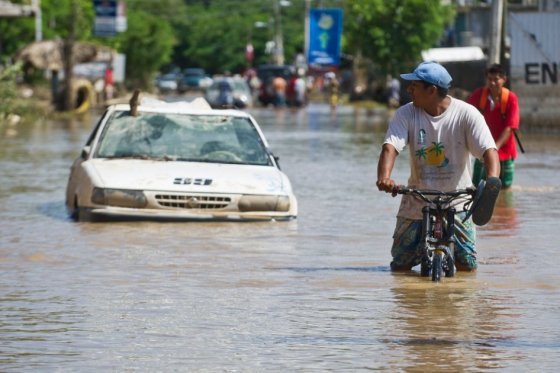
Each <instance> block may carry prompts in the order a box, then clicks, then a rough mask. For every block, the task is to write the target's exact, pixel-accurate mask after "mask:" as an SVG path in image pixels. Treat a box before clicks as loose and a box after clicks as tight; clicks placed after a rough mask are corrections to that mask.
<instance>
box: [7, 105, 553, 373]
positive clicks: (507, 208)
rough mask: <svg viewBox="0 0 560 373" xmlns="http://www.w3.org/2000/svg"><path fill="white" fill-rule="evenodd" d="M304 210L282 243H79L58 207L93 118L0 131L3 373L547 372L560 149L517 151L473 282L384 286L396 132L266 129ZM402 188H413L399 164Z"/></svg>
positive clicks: (130, 231)
mask: <svg viewBox="0 0 560 373" xmlns="http://www.w3.org/2000/svg"><path fill="white" fill-rule="evenodd" d="M254 115H255V117H256V118H257V120H258V121H259V123H261V125H262V128H263V131H264V132H265V135H266V137H267V139H268V141H269V143H270V146H271V148H272V150H273V151H274V152H275V154H276V155H278V156H279V157H280V163H281V165H282V168H283V170H284V171H285V172H286V173H287V174H288V175H289V177H290V179H291V181H292V183H293V186H294V189H295V192H296V195H297V197H298V200H299V210H300V215H299V217H298V219H297V220H295V221H290V222H275V223H268V222H267V223H263V222H259V223H224V222H201V223H193V222H189V223H179V222H168V223H157V222H149V221H142V222H127V221H121V222H100V223H95V224H91V223H74V222H72V221H71V220H70V219H68V217H67V214H66V211H65V209H64V201H63V199H64V189H65V186H66V178H67V177H68V172H69V167H70V164H71V162H72V159H73V158H74V157H75V156H77V155H78V153H79V151H80V148H81V147H82V146H83V143H84V141H85V140H86V138H87V136H88V134H89V131H90V130H91V127H92V125H93V123H94V120H95V119H96V118H95V117H92V118H90V120H89V121H85V122H38V123H33V124H30V125H21V126H20V127H15V128H11V127H10V128H7V127H5V126H4V127H2V126H0V172H1V175H2V182H1V183H0V217H1V218H2V224H1V225H0V320H1V321H0V343H1V346H2V348H0V370H2V371H35V370H40V371H53V370H54V371H56V370H62V371H108V370H110V371H113V370H114V371H123V370H131V371H134V370H144V371H162V370H164V371H212V372H214V371H248V372H260V371H265V370H266V371H278V372H280V371H281V372H284V371H345V370H346V371H368V370H383V371H422V372H424V371H488V370H504V371H553V370H554V369H555V368H556V367H557V366H558V365H560V357H559V355H558V351H559V348H560V343H559V342H558V341H560V326H559V325H560V316H559V315H560V309H559V308H560V291H559V284H560V271H558V265H557V264H556V263H555V261H554V258H555V257H556V254H557V252H558V247H557V243H556V242H557V240H556V239H555V235H554V232H556V231H557V222H558V221H559V220H560V210H558V208H557V206H560V194H559V193H558V191H560V176H559V175H560V173H559V172H558V171H559V169H560V147H559V146H558V143H559V142H560V141H559V139H558V138H554V137H550V136H549V137H547V138H540V137H535V138H533V137H531V136H530V135H527V134H524V138H523V141H524V145H525V148H526V150H527V153H525V154H522V155H520V157H519V159H518V160H517V162H516V178H515V181H514V186H513V188H512V189H511V190H509V191H505V192H503V193H501V194H500V197H499V199H498V203H497V206H496V209H495V215H494V217H493V219H492V221H491V222H490V223H489V224H487V225H486V226H484V227H480V228H479V230H478V244H477V250H478V253H479V258H480V259H479V262H480V266H479V270H478V272H477V273H474V274H466V273H459V274H457V276H456V277H454V278H445V279H444V281H443V282H442V283H439V284H434V283H432V282H431V281H430V280H429V279H428V278H423V277H420V276H419V274H418V272H414V271H412V272H409V273H398V274H393V273H391V272H390V271H389V267H388V264H389V261H390V245H391V237H390V236H391V233H392V230H393V228H394V224H395V218H394V215H395V213H396V210H397V207H398V202H399V200H398V198H391V197H390V196H389V195H387V194H384V193H380V192H378V191H377V190H376V189H375V186H374V182H375V173H376V164H377V157H378V155H379V151H380V146H381V142H382V138H383V135H384V132H385V128H386V121H387V118H386V117H384V116H383V115H382V114H381V113H378V112H372V113H368V114H367V115H366V113H365V112H355V111H352V110H350V109H348V108H344V107H339V108H337V110H336V112H334V113H333V112H331V110H330V109H329V108H328V107H327V106H323V105H312V106H310V107H308V108H306V109H304V110H293V111H292V110H255V111H254ZM403 157H404V159H401V160H399V162H397V165H396V169H395V172H394V174H395V178H396V179H397V180H398V181H399V182H402V183H404V182H405V181H406V177H407V175H408V164H407V161H406V154H403Z"/></svg>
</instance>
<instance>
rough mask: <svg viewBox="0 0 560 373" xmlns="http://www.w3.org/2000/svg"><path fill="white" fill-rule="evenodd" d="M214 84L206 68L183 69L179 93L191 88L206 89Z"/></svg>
mask: <svg viewBox="0 0 560 373" xmlns="http://www.w3.org/2000/svg"><path fill="white" fill-rule="evenodd" d="M210 84H212V78H210V77H209V76H208V75H207V74H206V72H205V71H204V69H201V68H188V69H185V70H183V74H182V77H181V80H180V81H179V89H178V90H179V93H184V92H186V91H188V90H191V89H206V88H208V87H209V86H210Z"/></svg>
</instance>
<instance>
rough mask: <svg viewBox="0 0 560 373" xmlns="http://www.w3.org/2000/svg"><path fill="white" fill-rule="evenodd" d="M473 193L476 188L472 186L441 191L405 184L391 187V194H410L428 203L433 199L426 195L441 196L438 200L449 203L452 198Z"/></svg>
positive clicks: (472, 194)
mask: <svg viewBox="0 0 560 373" xmlns="http://www.w3.org/2000/svg"><path fill="white" fill-rule="evenodd" d="M475 193H476V188H474V187H469V188H467V189H458V190H453V191H449V192H442V191H440V190H435V189H415V188H409V187H407V186H405V185H396V186H395V187H394V188H393V192H392V195H393V196H396V195H397V194H412V195H414V196H416V197H418V198H420V199H421V200H423V201H425V202H428V203H434V202H435V200H433V199H430V198H428V197H427V196H436V197H440V198H443V200H441V201H440V202H442V203H449V202H451V201H453V200H454V199H456V198H458V197H461V196H464V195H470V196H474V194H475Z"/></svg>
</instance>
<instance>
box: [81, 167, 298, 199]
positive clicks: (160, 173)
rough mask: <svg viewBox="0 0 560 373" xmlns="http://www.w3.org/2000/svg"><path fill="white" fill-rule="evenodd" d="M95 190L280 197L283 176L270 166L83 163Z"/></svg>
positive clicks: (285, 183)
mask: <svg viewBox="0 0 560 373" xmlns="http://www.w3.org/2000/svg"><path fill="white" fill-rule="evenodd" d="M83 165H84V168H85V169H86V170H87V172H88V173H89V174H90V176H92V179H93V180H94V184H95V185H96V186H100V187H105V188H115V189H117V188H118V189H136V190H161V191H176V192H185V191H188V192H202V193H234V194H244V193H246V194H278V193H281V194H284V193H289V192H290V188H291V186H290V184H289V182H288V181H287V178H286V176H285V175H284V174H283V173H282V172H281V171H280V170H278V169H277V168H275V167H272V166H252V165H234V164H214V163H199V162H179V161H167V162H166V161H152V160H136V159H126V160H123V159H112V160H109V159H93V160H90V161H87V162H84V164H83Z"/></svg>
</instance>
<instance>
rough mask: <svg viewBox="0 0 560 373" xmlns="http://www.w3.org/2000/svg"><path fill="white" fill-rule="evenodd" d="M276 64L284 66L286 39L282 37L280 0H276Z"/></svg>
mask: <svg viewBox="0 0 560 373" xmlns="http://www.w3.org/2000/svg"><path fill="white" fill-rule="evenodd" d="M273 6H274V63H275V64H276V65H283V64H284V37H283V36H282V17H281V15H280V3H279V0H274V5H273Z"/></svg>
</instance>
